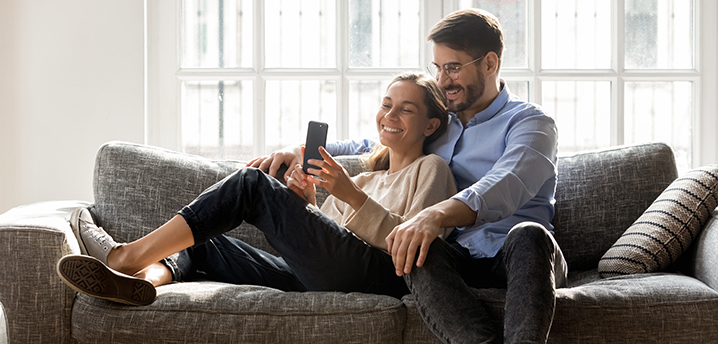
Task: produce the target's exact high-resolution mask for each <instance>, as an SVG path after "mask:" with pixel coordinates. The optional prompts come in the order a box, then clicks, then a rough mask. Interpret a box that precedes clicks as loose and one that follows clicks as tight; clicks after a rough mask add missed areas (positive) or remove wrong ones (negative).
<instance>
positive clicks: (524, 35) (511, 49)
mask: <svg viewBox="0 0 718 344" xmlns="http://www.w3.org/2000/svg"><path fill="white" fill-rule="evenodd" d="M459 7H460V8H472V7H473V8H481V9H484V10H487V11H489V12H490V13H491V14H493V15H495V16H496V17H497V18H499V23H500V24H501V30H502V31H503V33H504V54H503V62H502V65H501V66H502V68H528V30H527V28H528V24H527V23H528V5H527V2H526V0H516V1H506V0H461V2H460V4H459Z"/></svg>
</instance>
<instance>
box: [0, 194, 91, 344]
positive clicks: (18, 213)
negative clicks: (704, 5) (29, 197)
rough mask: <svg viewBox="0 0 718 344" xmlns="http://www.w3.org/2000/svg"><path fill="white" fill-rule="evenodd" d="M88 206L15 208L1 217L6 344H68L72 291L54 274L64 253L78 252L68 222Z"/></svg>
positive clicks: (0, 297)
mask: <svg viewBox="0 0 718 344" xmlns="http://www.w3.org/2000/svg"><path fill="white" fill-rule="evenodd" d="M81 206H89V203H87V202H80V201H58V202H44V203H36V204H31V205H26V206H21V207H17V208H14V209H11V210H10V211H8V212H6V213H4V214H2V215H0V262H3V264H0V303H2V304H3V305H4V307H5V311H6V316H7V320H8V325H9V326H8V327H9V328H8V335H9V339H10V341H9V342H10V343H70V342H71V336H70V314H71V310H72V302H73V300H74V298H75V292H74V291H73V290H72V289H70V288H69V287H66V286H65V284H64V283H63V282H62V280H60V278H59V277H58V275H57V273H56V272H55V266H56V265H57V261H58V260H59V259H60V258H61V257H62V256H63V255H66V254H71V253H80V248H79V246H78V243H77V239H75V236H74V235H73V234H72V229H71V228H70V224H69V218H70V213H71V212H72V210H73V209H75V208H77V207H81Z"/></svg>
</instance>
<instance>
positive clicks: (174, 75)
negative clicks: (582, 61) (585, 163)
mask: <svg viewBox="0 0 718 344" xmlns="http://www.w3.org/2000/svg"><path fill="white" fill-rule="evenodd" d="M336 1H337V9H338V11H339V15H340V17H341V18H337V32H338V35H337V44H338V47H339V52H338V54H337V55H338V56H337V68H333V69H330V70H327V69H316V70H304V69H303V70H291V69H264V68H263V66H262V64H263V61H264V58H263V56H262V54H263V49H262V48H263V47H262V46H261V45H262V44H263V39H262V38H263V34H264V33H263V28H264V21H263V19H262V17H263V13H262V11H263V6H262V2H261V1H260V0H255V1H254V8H255V19H254V20H255V25H256V27H258V28H259V30H260V32H259V33H258V34H257V35H255V42H254V49H255V51H254V61H255V66H257V68H258V69H257V70H254V69H253V70H251V71H248V70H246V69H234V70H221V69H216V70H209V71H208V70H192V69H181V68H180V67H179V66H180V60H179V59H180V54H179V53H178V51H179V50H178V48H179V39H180V35H179V18H180V15H179V4H178V3H179V2H178V1H176V0H151V1H150V0H145V144H150V145H155V146H160V147H164V148H167V149H171V150H182V147H181V143H180V139H181V137H180V132H181V131H180V96H179V95H180V85H181V82H182V80H206V79H207V78H221V79H223V80H247V79H251V80H254V82H255V85H254V86H255V98H256V101H255V104H254V113H255V115H254V120H255V122H254V123H255V126H254V135H255V136H254V142H255V147H254V153H255V155H256V156H258V155H261V154H263V151H264V145H263V144H264V135H265V127H264V109H265V106H264V105H265V97H264V84H263V83H264V81H265V80H272V79H282V80H287V79H302V78H312V79H332V80H336V82H337V86H338V90H340V92H341V94H340V95H339V96H338V99H337V109H336V110H337V114H347V113H348V106H349V105H348V92H349V91H348V89H349V88H348V81H349V80H361V79H375V78H387V79H389V78H391V77H392V75H394V74H396V72H398V71H400V69H391V68H373V69H364V68H362V69H355V70H353V69H350V68H348V67H347V66H348V55H349V54H348V47H347V46H346V41H347V40H346V37H347V32H346V30H345V26H344V25H342V23H344V22H345V21H346V20H347V18H348V9H347V5H346V1H344V0H336ZM457 3H458V1H456V0H442V1H435V0H422V6H423V7H422V8H423V10H424V18H423V23H422V26H423V27H422V36H423V37H426V35H427V34H428V30H430V28H431V27H432V26H433V24H434V23H436V22H437V21H439V20H440V19H441V18H442V17H443V16H444V15H446V14H448V13H450V12H452V11H453V10H455V9H456V8H457ZM528 3H529V7H530V8H529V14H530V17H529V18H528V28H529V33H528V34H529V36H528V43H529V44H528V45H529V46H528V54H529V67H528V68H527V69H515V68H506V69H503V70H502V72H501V76H502V78H504V79H506V80H523V81H529V85H530V86H529V93H530V94H529V99H528V101H532V102H536V103H540V102H541V82H542V81H556V80H560V81H574V80H606V81H611V83H612V91H611V92H612V104H611V106H612V119H611V123H612V124H611V145H612V146H614V145H622V144H623V143H624V141H623V136H622V134H621V133H622V132H623V103H624V95H623V85H624V82H630V81H655V80H660V81H666V80H669V81H691V82H692V83H693V85H694V88H693V91H694V93H693V107H692V108H693V116H692V118H693V123H692V130H693V133H692V137H693V142H692V165H693V167H697V166H702V165H706V164H711V163H716V162H718V139H717V138H716V135H717V134H716V133H718V120H716V110H717V105H718V103H717V102H716V95H718V76H717V73H716V71H717V69H718V68H717V67H718V62H717V61H718V59H717V58H716V56H717V55H718V49H717V46H718V40H717V39H716V38H715V37H717V36H718V35H717V34H718V25H717V24H716V21H715V18H716V17H717V15H718V3H716V2H715V1H713V0H696V2H695V6H694V21H695V22H694V25H695V30H694V44H696V49H695V58H694V59H695V60H694V61H695V62H694V63H695V68H694V69H690V70H651V71H645V70H626V69H625V68H624V66H623V59H622V58H617V57H618V56H623V51H622V46H623V44H622V40H623V18H624V16H623V10H622V9H623V8H624V4H625V0H612V1H611V6H612V11H613V20H614V23H613V24H614V25H613V27H614V30H613V32H612V35H613V47H612V50H613V51H612V54H613V59H612V60H613V62H612V63H613V66H612V68H611V69H608V70H588V71H577V70H540V69H538V68H537V66H538V65H540V61H541V49H540V47H541V31H540V30H541V27H540V22H541V13H540V11H538V9H540V8H541V0H533V1H531V0H529V1H528ZM431 58H432V56H431V45H430V44H428V43H427V44H426V45H425V48H424V52H423V54H422V56H421V57H420V65H421V66H424V65H426V63H427V62H428V61H430V60H431ZM256 83H262V84H261V85H258V84H256ZM343 119H344V116H342V115H338V116H337V127H338V130H337V138H338V139H346V138H349V137H347V136H348V128H347V126H346V125H345V121H344V120H343Z"/></svg>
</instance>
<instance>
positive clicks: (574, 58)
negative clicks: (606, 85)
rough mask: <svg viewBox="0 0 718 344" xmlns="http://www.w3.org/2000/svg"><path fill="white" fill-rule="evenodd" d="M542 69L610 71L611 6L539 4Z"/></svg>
mask: <svg viewBox="0 0 718 344" xmlns="http://www.w3.org/2000/svg"><path fill="white" fill-rule="evenodd" d="M541 43H542V47H541V60H542V61H541V63H542V68H544V69H591V68H599V69H607V68H611V6H610V2H609V1H605V0H592V1H590V0H545V1H543V2H542V3H541Z"/></svg>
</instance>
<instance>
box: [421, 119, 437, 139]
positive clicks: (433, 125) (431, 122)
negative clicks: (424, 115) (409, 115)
mask: <svg viewBox="0 0 718 344" xmlns="http://www.w3.org/2000/svg"><path fill="white" fill-rule="evenodd" d="M440 125H441V120H440V119H438V118H430V119H429V125H428V126H427V127H426V130H424V136H426V137H429V136H431V134H433V133H434V132H435V131H436V129H439V126H440Z"/></svg>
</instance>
